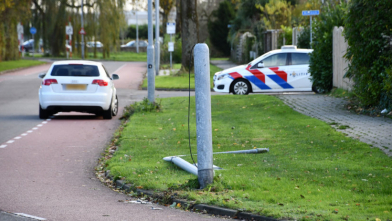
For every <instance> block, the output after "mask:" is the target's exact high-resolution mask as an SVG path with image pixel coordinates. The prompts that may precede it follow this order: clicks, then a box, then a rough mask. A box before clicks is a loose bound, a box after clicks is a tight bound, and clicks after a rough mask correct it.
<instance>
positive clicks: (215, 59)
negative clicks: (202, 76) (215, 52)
mask: <svg viewBox="0 0 392 221" xmlns="http://www.w3.org/2000/svg"><path fill="white" fill-rule="evenodd" d="M228 60H229V58H211V61H228Z"/></svg>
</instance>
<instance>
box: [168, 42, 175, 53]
mask: <svg viewBox="0 0 392 221" xmlns="http://www.w3.org/2000/svg"><path fill="white" fill-rule="evenodd" d="M168 49H169V52H172V51H174V42H169V47H168Z"/></svg>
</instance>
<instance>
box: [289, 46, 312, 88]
mask: <svg viewBox="0 0 392 221" xmlns="http://www.w3.org/2000/svg"><path fill="white" fill-rule="evenodd" d="M289 67H290V69H289V71H288V72H287V74H288V83H289V84H290V85H292V86H293V87H294V89H296V90H301V91H302V90H305V91H311V90H312V82H311V80H310V73H309V54H308V53H305V52H301V53H300V52H293V53H290V54H289Z"/></svg>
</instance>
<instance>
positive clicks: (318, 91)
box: [312, 85, 324, 94]
mask: <svg viewBox="0 0 392 221" xmlns="http://www.w3.org/2000/svg"><path fill="white" fill-rule="evenodd" d="M312 91H313V92H314V93H316V94H322V93H324V90H323V89H321V88H320V87H317V86H314V85H313V86H312Z"/></svg>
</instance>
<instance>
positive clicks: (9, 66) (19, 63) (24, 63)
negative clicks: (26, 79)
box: [0, 59, 45, 72]
mask: <svg viewBox="0 0 392 221" xmlns="http://www.w3.org/2000/svg"><path fill="white" fill-rule="evenodd" d="M41 64H45V62H42V61H34V60H22V59H21V60H16V61H2V62H0V72H2V71H8V70H14V69H18V68H26V67H31V66H36V65H41Z"/></svg>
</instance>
